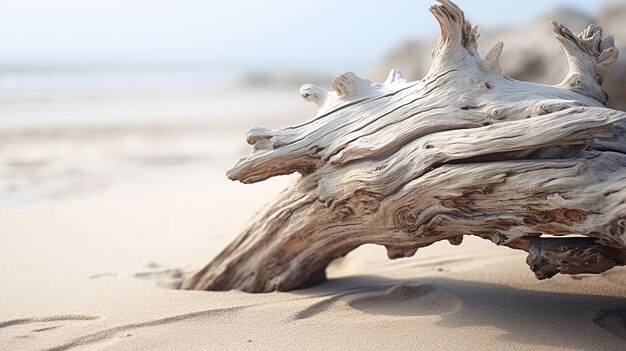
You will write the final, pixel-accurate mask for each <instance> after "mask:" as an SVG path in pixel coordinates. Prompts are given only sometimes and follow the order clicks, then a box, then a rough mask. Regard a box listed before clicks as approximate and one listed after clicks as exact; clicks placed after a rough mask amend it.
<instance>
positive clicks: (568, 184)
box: [182, 0, 626, 292]
mask: <svg viewBox="0 0 626 351" xmlns="http://www.w3.org/2000/svg"><path fill="white" fill-rule="evenodd" d="M439 3H440V4H437V5H434V6H433V7H431V9H430V11H431V12H432V13H433V15H434V16H435V18H436V19H437V21H438V22H439V24H440V27H441V34H440V37H439V41H438V42H437V44H436V46H435V49H434V50H433V64H432V66H431V69H430V71H429V72H428V74H427V75H426V77H425V78H424V79H423V80H421V81H417V82H407V81H406V80H405V79H404V78H402V75H401V74H400V73H399V72H397V71H392V72H391V73H390V74H389V77H388V79H387V80H386V81H385V82H384V83H382V84H375V83H372V82H370V81H368V80H365V79H362V78H359V77H358V76H356V75H355V74H353V73H350V72H348V73H344V74H342V75H339V76H338V77H337V78H335V79H334V80H333V81H332V87H333V91H328V90H325V89H323V88H320V87H317V86H313V85H305V86H303V87H302V89H301V90H300V93H301V95H302V96H303V98H304V99H305V100H307V101H310V102H313V103H316V104H317V105H318V106H320V110H319V112H318V114H317V115H316V116H314V117H313V118H312V119H311V120H309V121H307V122H305V123H302V124H299V125H296V126H292V127H288V128H284V129H279V130H267V129H264V128H253V129H251V130H250V131H249V132H248V135H247V139H246V140H247V142H248V143H249V144H251V145H252V146H253V151H252V153H251V154H249V155H248V156H246V157H244V158H242V159H241V160H240V161H239V162H238V163H237V164H236V165H235V166H234V167H233V168H232V169H231V170H230V171H229V172H228V177H229V178H231V179H233V180H239V181H241V182H243V183H253V182H258V181H262V180H265V179H267V178H270V177H273V176H276V175H282V174H291V173H296V172H297V173H300V174H301V175H302V177H300V178H299V179H298V180H297V181H295V182H294V183H293V184H292V185H291V186H290V187H289V188H288V189H286V190H285V191H284V192H283V193H282V194H280V195H279V196H278V197H277V198H276V200H275V201H273V202H272V203H270V204H268V205H267V207H266V208H265V209H263V210H262V211H260V212H259V213H258V214H257V215H256V217H255V218H253V219H252V220H251V222H250V224H249V226H248V228H247V229H246V230H244V232H243V233H241V234H240V236H239V237H238V238H237V239H236V240H235V241H234V242H233V243H231V244H230V245H229V246H228V247H227V248H226V249H225V250H224V251H223V252H222V253H221V254H220V255H218V256H217V257H216V258H215V259H214V260H213V261H212V262H211V263H209V264H208V265H207V266H206V267H204V268H203V269H202V270H200V271H198V272H197V273H196V274H194V275H193V276H190V277H188V278H187V279H186V280H185V281H184V282H183V284H182V288H185V289H210V290H228V289H240V290H244V291H251V292H263V291H272V290H290V289H295V288H299V287H304V286H307V285H311V284H315V283H318V282H320V281H323V280H324V279H325V274H324V271H325V269H326V266H327V265H328V264H329V263H330V262H331V261H332V260H333V259H335V258H337V257H340V256H343V255H345V254H347V253H348V252H350V251H351V250H353V249H354V248H356V247H358V246H360V245H362V244H366V243H374V244H379V245H384V246H385V247H386V248H387V252H388V255H389V257H390V258H397V257H406V256H411V255H413V254H415V252H416V250H417V249H418V248H420V247H424V246H427V245H430V244H432V243H434V242H436V241H439V240H444V239H446V240H449V241H450V242H451V243H453V244H460V242H461V239H462V236H463V235H476V236H479V237H482V238H485V239H488V240H491V241H493V242H494V243H496V244H498V245H506V246H508V247H511V248H514V249H522V250H526V251H528V252H529V259H528V263H529V265H530V267H531V269H532V270H533V271H534V272H535V273H536V275H537V277H538V278H548V277H551V276H552V275H554V274H556V273H559V272H560V273H570V274H575V273H582V272H591V273H598V272H602V271H604V270H607V269H610V268H612V267H613V266H615V265H623V264H624V262H625V260H626V114H625V113H624V112H620V111H616V110H611V109H607V108H606V107H605V104H606V101H607V99H606V94H605V93H604V92H603V91H602V88H601V84H602V81H603V80H604V78H605V77H606V75H607V74H608V71H609V69H610V67H611V65H612V64H613V63H614V62H615V60H616V59H617V54H618V52H617V49H615V47H614V46H613V38H612V37H605V38H603V37H602V30H601V28H600V27H598V26H590V27H589V28H588V29H586V30H585V31H583V33H581V34H580V35H579V36H574V35H573V34H572V33H571V32H570V31H569V30H568V29H567V28H565V27H563V26H561V25H558V24H553V28H554V31H555V33H556V35H557V39H558V41H559V43H560V44H561V46H562V47H563V49H564V50H565V52H566V54H567V57H568V61H569V68H570V72H569V74H568V75H567V77H566V78H565V80H564V81H563V82H562V83H560V84H558V85H556V86H547V85H540V84H534V83H528V82H521V81H515V80H511V79H509V78H507V77H504V76H502V75H501V69H500V64H499V56H500V53H501V52H502V49H503V44H502V43H498V44H497V45H496V46H495V47H494V48H493V49H492V50H491V51H490V52H489V53H488V54H487V55H486V57H485V59H482V58H481V57H480V55H479V54H478V52H477V45H478V42H477V38H478V34H477V33H478V30H477V28H476V27H475V26H471V25H470V23H469V22H468V21H467V20H466V19H465V17H464V14H463V12H462V11H461V10H460V9H459V8H458V7H457V6H456V5H455V4H453V3H452V2H450V1H447V0H440V1H439ZM543 234H550V235H555V236H565V235H574V234H575V235H577V236H579V237H576V238H569V237H566V238H563V239H551V238H546V237H541V235H543Z"/></svg>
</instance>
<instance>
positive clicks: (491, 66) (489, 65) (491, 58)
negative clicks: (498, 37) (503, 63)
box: [483, 41, 504, 74]
mask: <svg viewBox="0 0 626 351" xmlns="http://www.w3.org/2000/svg"><path fill="white" fill-rule="evenodd" d="M502 48H504V43H502V42H501V41H499V42H497V43H496V45H494V46H493V48H491V50H489V53H488V54H487V56H485V60H484V61H483V62H484V65H485V69H486V70H487V72H489V73H496V74H500V73H502V68H501V67H500V54H502Z"/></svg>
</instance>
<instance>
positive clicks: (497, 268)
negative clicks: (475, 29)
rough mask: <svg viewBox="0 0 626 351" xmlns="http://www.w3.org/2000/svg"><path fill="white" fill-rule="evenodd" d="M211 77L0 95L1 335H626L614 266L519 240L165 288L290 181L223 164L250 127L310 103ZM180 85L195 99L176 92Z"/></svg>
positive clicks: (617, 345)
mask: <svg viewBox="0 0 626 351" xmlns="http://www.w3.org/2000/svg"><path fill="white" fill-rule="evenodd" d="M220 94H222V95H216V94H215V93H214V92H212V91H201V92H197V93H196V95H193V94H191V95H190V94H181V96H179V97H176V96H172V95H169V96H170V98H169V99H165V100H164V101H163V100H162V101H161V102H160V105H156V106H155V105H153V104H145V105H141V101H142V100H141V99H132V101H133V105H132V106H126V105H125V106H126V107H128V108H121V107H120V106H114V107H115V110H116V111H126V113H130V112H128V111H131V112H132V113H134V116H135V117H136V118H128V117H127V116H123V115H119V116H118V118H113V117H110V118H109V117H106V116H110V115H111V114H110V113H106V111H105V110H103V109H102V108H100V107H103V106H105V105H106V106H109V107H110V106H111V102H110V100H107V97H98V98H94V99H95V100H93V99H92V100H87V101H88V102H85V99H78V100H76V99H70V98H68V99H67V100H63V99H62V98H58V99H53V100H50V101H43V102H42V101H40V102H39V104H7V103H4V104H3V105H2V108H3V109H4V112H5V113H6V112H11V113H10V114H5V116H8V115H11V116H18V117H19V118H17V117H16V118H14V119H12V120H7V121H3V122H4V123H3V127H2V129H1V130H0V135H1V137H0V193H1V194H2V195H1V196H0V243H1V245H0V266H1V267H2V288H1V289H0V301H2V302H3V303H2V304H1V305H0V349H2V350H70V349H71V350H104V349H106V350H155V349H158V350H225V349H284V350H293V349H302V350H306V349H341V350H380V349H397V350H415V349H418V350H419V349H422V350H423V349H481V350H482V349H490V350H504V349H506V350H529V349H535V350H536V349H542V350H544V349H545V350H623V349H624V348H625V347H626V327H625V320H626V269H625V268H624V267H621V268H615V269H612V270H610V271H608V272H605V273H603V274H599V275H578V276H565V275H559V276H556V277H554V278H552V279H549V280H545V281H538V280H536V279H535V277H534V275H533V274H532V272H531V271H530V270H528V268H527V266H526V264H525V263H524V259H525V253H523V252H514V251H512V250H510V249H506V248H501V247H497V246H495V245H493V244H492V243H490V242H487V241H484V240H481V239H477V238H474V237H471V238H468V237H466V238H465V242H464V243H463V244H462V245H461V246H452V245H450V244H448V243H447V242H446V243H443V242H439V243H437V244H435V245H432V246H431V247H428V248H424V249H421V250H419V251H418V252H417V254H416V255H415V256H414V257H412V258H406V259H399V260H393V261H391V260H389V259H388V258H387V257H386V254H385V251H384V248H382V247H376V246H364V247H361V248H359V249H357V250H356V251H354V252H352V253H351V254H349V255H348V256H347V257H345V258H343V259H340V260H338V261H336V262H334V263H333V264H332V265H331V267H330V268H329V272H328V275H329V277H330V279H329V280H328V281H327V282H326V283H324V284H322V285H319V286H316V287H313V288H309V289H304V290H298V291H293V292H287V293H268V294H247V293H242V292H238V291H228V292H202V291H181V290H176V289H173V287H176V286H177V284H178V283H179V281H180V279H181V277H182V276H183V275H184V274H186V273H189V272H192V271H193V270H194V269H196V268H199V267H200V266H202V265H203V264H205V263H206V262H208V261H209V260H210V259H211V258H212V257H214V256H215V255H217V254H218V253H219V251H220V250H221V249H222V248H223V247H224V246H225V245H226V244H227V243H228V242H230V241H231V240H232V239H233V238H234V237H235V236H236V235H237V234H238V232H239V231H240V230H242V228H243V227H244V225H245V224H246V221H247V220H248V219H249V218H250V217H251V216H252V215H253V214H254V213H255V212H256V211H257V210H258V209H259V208H261V207H262V205H263V204H264V203H266V202H267V201H269V200H270V199H271V198H272V197H273V196H274V195H275V194H277V193H278V192H279V191H280V190H281V189H282V188H284V187H285V186H286V185H287V184H288V182H289V177H288V176H283V177H278V178H277V179H272V180H269V181H265V182H262V183H258V184H254V185H243V184H239V183H235V182H231V181H229V180H228V179H227V178H226V177H225V176H224V172H225V170H226V169H228V168H229V167H230V166H231V165H232V164H233V163H234V162H235V161H236V160H237V158H238V157H240V156H242V155H244V154H245V153H246V152H248V147H249V146H248V145H246V144H245V141H244V134H245V130H246V129H247V128H248V127H250V126H253V125H258V124H261V123H262V124H263V126H265V127H278V126H285V125H288V124H293V123H294V122H296V121H301V120H304V119H306V118H308V117H310V116H311V115H312V114H313V112H312V110H311V107H310V106H309V105H308V104H305V103H304V102H300V101H299V97H298V96H297V93H296V91H294V90H293V89H292V90H269V91H268V90H264V91H262V92H259V91H249V90H241V89H234V88H233V90H232V91H227V92H222V93H220ZM242 95H243V96H251V97H252V98H251V99H252V100H250V101H251V102H249V103H246V104H234V103H230V102H232V101H236V97H237V96H242ZM181 99H182V100H181ZM190 99H191V100H193V99H195V100H193V101H206V103H205V104H202V103H197V104H195V105H194V104H192V106H194V108H193V109H188V110H186V111H185V110H180V109H179V108H177V106H182V105H185V106H189V105H190V102H189V101H190ZM211 99H214V100H215V101H221V102H223V103H222V104H221V105H219V104H216V103H212V102H211ZM229 99H231V100H229ZM68 101H70V102H71V101H81V102H80V103H73V102H72V103H68ZM103 101H104V102H103ZM115 101H118V102H119V101H120V100H119V99H116V100H115ZM137 101H139V102H137ZM152 101H154V100H152ZM276 101H280V102H281V103H275V102H276ZM105 102H106V103H105ZM119 103H120V104H122V103H126V104H128V103H129V102H128V100H127V101H126V102H124V101H122V102H119ZM68 104H69V105H68ZM61 105H62V106H63V108H60V107H59V106H61ZM20 106H28V107H27V109H28V110H23V109H22V110H20V109H21V108H23V107H20ZM167 106H170V107H169V109H168V107H167ZM216 106H221V107H219V108H218V107H216ZM50 111H58V113H56V114H55V115H53V116H52V117H50ZM85 111H91V113H92V114H93V115H94V117H93V118H90V119H89V121H90V122H89V123H82V124H81V123H76V121H75V120H73V119H72V118H71V117H72V116H79V115H80V114H81V113H85ZM138 111H139V112H138ZM181 111H182V112H181ZM98 113H100V114H101V115H102V117H101V118H97V116H96V115H97V114H98ZM157 113H158V114H159V118H155V116H156V115H157ZM142 116H144V117H146V116H148V117H149V118H148V117H146V118H142ZM218 116H219V118H217V117H218ZM44 117H45V118H47V119H46V120H45V121H46V123H41V121H42V118H44ZM62 117H63V118H62Z"/></svg>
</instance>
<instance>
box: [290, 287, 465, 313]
mask: <svg viewBox="0 0 626 351" xmlns="http://www.w3.org/2000/svg"><path fill="white" fill-rule="evenodd" d="M333 305H343V306H347V307H349V308H352V309H356V310H359V311H361V312H364V313H368V314H372V315H391V316H428V315H442V314H447V313H452V312H455V311H458V310H459V309H461V306H462V303H461V301H460V300H459V299H457V298H455V297H453V296H450V295H448V294H445V293H440V292H438V291H437V290H436V289H435V288H434V287H432V286H430V285H392V286H382V287H381V286H372V287H363V288H357V289H353V290H350V291H346V292H344V293H341V294H338V295H334V296H330V297H328V298H326V299H324V300H322V301H319V302H316V303H314V304H312V305H310V306H309V307H307V308H306V309H304V310H302V311H300V312H298V313H297V314H296V315H294V316H293V319H294V320H299V319H306V318H310V317H313V316H315V315H317V314H319V313H322V312H324V311H326V310H328V309H329V308H331V307H332V306H333Z"/></svg>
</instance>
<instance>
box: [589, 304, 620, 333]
mask: <svg viewBox="0 0 626 351" xmlns="http://www.w3.org/2000/svg"><path fill="white" fill-rule="evenodd" d="M593 321H594V322H595V323H596V324H597V325H599V326H601V327H602V328H604V329H606V330H608V331H610V332H611V333H613V334H615V335H617V336H619V337H620V338H622V339H626V308H615V309H610V310H603V311H600V312H598V313H597V314H596V316H595V317H594V318H593Z"/></svg>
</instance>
